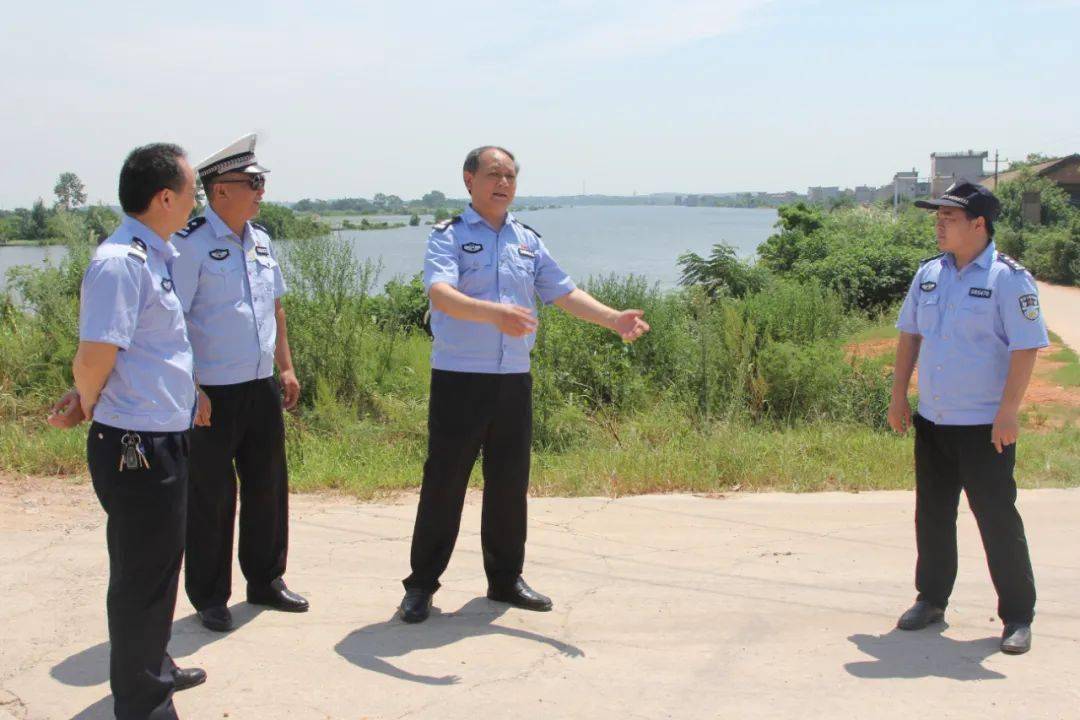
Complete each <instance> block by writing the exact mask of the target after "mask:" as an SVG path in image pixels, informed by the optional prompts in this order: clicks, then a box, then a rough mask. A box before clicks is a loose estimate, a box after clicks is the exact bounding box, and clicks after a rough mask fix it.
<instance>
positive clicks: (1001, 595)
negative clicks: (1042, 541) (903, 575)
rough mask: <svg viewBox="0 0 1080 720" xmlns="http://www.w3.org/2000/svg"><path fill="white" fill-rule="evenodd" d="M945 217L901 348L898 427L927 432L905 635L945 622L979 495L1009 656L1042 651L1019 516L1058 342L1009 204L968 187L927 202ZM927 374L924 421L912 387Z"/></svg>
mask: <svg viewBox="0 0 1080 720" xmlns="http://www.w3.org/2000/svg"><path fill="white" fill-rule="evenodd" d="M915 204H916V205H917V206H918V207H922V208H926V209H928V210H934V211H936V213H937V228H936V230H937V243H938V249H940V250H941V251H942V253H941V254H940V255H937V256H935V257H933V258H930V259H929V260H926V261H925V262H924V263H923V265H922V267H920V268H919V270H918V271H917V272H916V273H915V279H914V280H913V281H912V283H911V288H910V290H909V291H908V294H907V297H906V298H905V299H904V304H903V307H902V308H901V310H900V318H899V320H898V322H897V323H896V327H897V328H898V329H899V330H900V343H899V346H898V347H897V351H896V367H895V376H894V382H893V391H892V402H891V403H890V405H889V413H888V419H889V425H890V426H891V427H892V428H893V429H894V430H895V431H896V432H898V433H905V432H906V431H907V429H908V427H909V426H911V425H914V427H915V484H916V491H915V537H916V544H917V547H918V561H917V564H916V569H915V586H916V588H917V589H918V591H919V595H918V599H917V601H916V602H915V604H914V605H913V606H912V607H911V608H910V609H909V610H908V611H907V612H905V613H904V614H903V616H901V618H900V620H899V622H898V623H897V626H898V627H899V628H900V629H902V630H919V629H921V628H924V627H926V626H927V625H929V624H931V623H935V622H941V621H942V620H943V619H944V615H945V607H946V605H947V604H948V601H949V595H950V594H951V593H952V589H953V582H954V581H955V579H956V567H957V550H956V516H957V505H958V503H959V500H960V491H961V490H963V491H964V492H965V493H967V497H968V504H969V505H970V506H971V511H972V513H973V514H974V516H975V520H976V522H977V523H978V526H979V533H980V534H981V536H982V541H983V547H984V548H985V550H986V558H987V562H988V564H989V566H990V576H991V579H992V580H993V583H994V588H995V589H996V590H997V594H998V615H999V616H1000V617H1001V620H1002V621H1003V622H1004V625H1005V628H1004V632H1003V634H1002V639H1001V649H1002V651H1004V652H1006V653H1010V654H1020V653H1024V652H1027V651H1028V650H1029V649H1030V648H1031V622H1032V619H1033V618H1034V615H1035V580H1034V576H1033V573H1032V570H1031V560H1030V558H1029V555H1028V546H1027V539H1026V537H1025V535H1024V524H1023V522H1022V521H1021V519H1020V514H1019V513H1018V512H1017V509H1016V481H1015V480H1014V478H1013V468H1014V466H1015V464H1016V440H1017V436H1018V435H1019V432H1020V428H1019V420H1018V413H1019V408H1020V401H1021V400H1022V399H1023V397H1024V391H1025V389H1026V388H1027V385H1028V381H1029V380H1030V379H1031V372H1032V369H1033V367H1034V365H1035V356H1036V354H1037V353H1038V349H1039V348H1042V347H1046V346H1047V345H1048V344H1049V341H1048V339H1047V333H1046V325H1045V323H1044V321H1043V317H1042V313H1041V312H1040V309H1039V295H1038V290H1037V289H1036V287H1035V281H1034V279H1033V278H1032V277H1031V274H1030V273H1028V271H1027V270H1025V269H1024V268H1023V267H1021V266H1020V265H1019V264H1018V263H1017V262H1016V261H1015V260H1013V259H1012V258H1010V257H1008V256H1006V255H1003V254H1002V253H1000V252H998V251H997V248H996V247H995V246H994V239H993V237H994V225H993V223H994V220H995V219H996V218H997V216H998V214H999V212H1000V208H1001V205H1000V203H999V202H998V199H997V198H996V197H994V195H993V193H991V192H990V191H989V190H988V189H986V188H985V187H983V186H982V185H976V184H973V183H971V182H968V181H966V180H961V181H959V182H957V183H955V184H954V185H953V186H951V187H950V188H949V189H948V190H946V191H945V194H944V195H942V196H941V197H940V198H937V199H935V200H928V201H918V202H916V203H915ZM916 360H917V361H918V366H919V406H918V412H917V414H916V415H914V417H913V416H912V413H911V406H910V405H909V403H908V397H907V392H908V384H909V382H910V381H911V375H912V372H913V371H914V369H915V365H916Z"/></svg>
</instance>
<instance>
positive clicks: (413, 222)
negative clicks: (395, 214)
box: [409, 213, 420, 227]
mask: <svg viewBox="0 0 1080 720" xmlns="http://www.w3.org/2000/svg"><path fill="white" fill-rule="evenodd" d="M419 224H420V216H419V215H417V214H416V213H413V214H412V217H411V218H409V225H411V226H413V227H416V226H417V225H419Z"/></svg>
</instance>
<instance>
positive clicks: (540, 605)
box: [487, 576, 551, 612]
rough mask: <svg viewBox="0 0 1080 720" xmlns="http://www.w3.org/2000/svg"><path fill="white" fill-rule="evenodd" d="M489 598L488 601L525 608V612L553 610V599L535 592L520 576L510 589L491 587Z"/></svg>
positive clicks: (488, 593)
mask: <svg viewBox="0 0 1080 720" xmlns="http://www.w3.org/2000/svg"><path fill="white" fill-rule="evenodd" d="M487 596H488V600H494V601H495V602H504V603H510V604H511V605H513V606H514V607H519V608H524V609H525V610H536V611H539V612H547V611H548V610H550V609H551V598H549V597H548V596H547V595H541V594H540V593H538V592H536V591H535V590H533V589H532V588H531V587H529V585H528V583H526V582H525V579H524V578H522V577H520V576H519V577H518V579H517V580H515V581H514V584H513V585H511V586H509V587H497V586H495V585H489V586H488V592H487Z"/></svg>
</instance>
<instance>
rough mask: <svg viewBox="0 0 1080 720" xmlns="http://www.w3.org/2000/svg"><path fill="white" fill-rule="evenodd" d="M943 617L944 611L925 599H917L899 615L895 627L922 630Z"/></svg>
mask: <svg viewBox="0 0 1080 720" xmlns="http://www.w3.org/2000/svg"><path fill="white" fill-rule="evenodd" d="M944 619H945V611H944V610H942V609H941V608H939V607H935V606H934V605H931V604H930V603H928V602H926V601H925V600H919V601H917V602H916V603H915V604H914V605H912V606H911V607H910V608H908V611H907V612H905V613H904V614H903V615H901V616H900V619H899V620H897V622H896V627H898V628H900V629H901V630H922V629H923V628H924V627H926V626H927V625H930V624H931V623H938V622H941V621H942V620H944Z"/></svg>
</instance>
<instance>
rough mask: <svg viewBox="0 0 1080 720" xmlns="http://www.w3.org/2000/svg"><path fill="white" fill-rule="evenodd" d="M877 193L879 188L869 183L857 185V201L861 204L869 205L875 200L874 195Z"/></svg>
mask: <svg viewBox="0 0 1080 720" xmlns="http://www.w3.org/2000/svg"><path fill="white" fill-rule="evenodd" d="M876 195H877V188H875V187H870V186H869V185H856V186H855V202H857V203H859V204H860V205H869V204H870V203H872V202H874V197H875V196H876Z"/></svg>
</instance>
